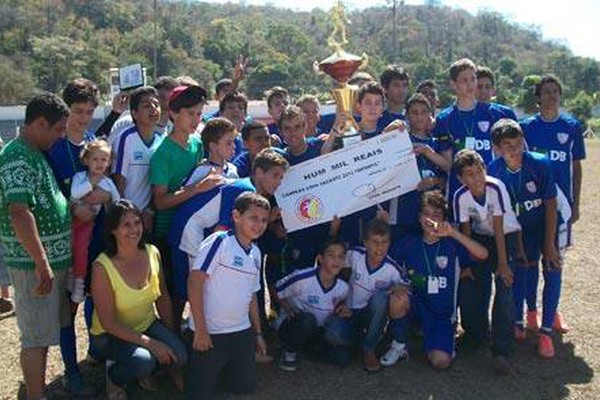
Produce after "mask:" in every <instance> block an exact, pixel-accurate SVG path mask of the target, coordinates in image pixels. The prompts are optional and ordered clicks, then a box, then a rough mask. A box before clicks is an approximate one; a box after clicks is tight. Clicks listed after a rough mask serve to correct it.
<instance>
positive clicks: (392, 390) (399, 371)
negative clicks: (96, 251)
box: [0, 140, 600, 400]
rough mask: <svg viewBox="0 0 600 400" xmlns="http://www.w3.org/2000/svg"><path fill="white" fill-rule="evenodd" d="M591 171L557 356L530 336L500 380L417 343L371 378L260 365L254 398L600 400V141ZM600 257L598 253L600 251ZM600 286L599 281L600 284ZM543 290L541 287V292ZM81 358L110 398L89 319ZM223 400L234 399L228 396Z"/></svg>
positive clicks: (13, 337)
mask: <svg viewBox="0 0 600 400" xmlns="http://www.w3.org/2000/svg"><path fill="white" fill-rule="evenodd" d="M587 149H588V157H587V160H586V161H585V162H584V163H583V165H584V187H583V196H582V205H581V216H582V217H581V220H580V221H579V222H578V223H577V225H576V226H575V241H576V245H575V248H573V249H572V250H571V251H569V253H568V254H567V261H566V266H565V270H564V274H563V294H562V302H561V307H560V308H561V310H562V312H563V314H565V315H566V318H567V320H568V322H569V324H570V325H571V328H572V329H571V331H570V332H569V333H568V334H566V335H564V336H563V337H557V339H556V341H555V343H556V353H557V354H556V357H555V358H554V359H552V360H544V359H541V358H539V357H538V356H537V355H536V353H535V344H536V340H535V338H533V337H530V338H529V339H528V340H527V341H526V342H525V343H523V344H520V345H518V350H517V354H516V356H515V358H514V360H513V361H514V370H515V372H516V374H515V375H514V376H508V377H498V376H496V375H494V374H493V372H492V370H491V366H490V363H491V356H490V355H489V353H488V352H487V351H485V350H465V351H461V350H460V349H459V356H458V358H457V360H456V361H455V363H454V364H453V365H452V367H451V368H450V369H449V370H447V371H444V372H435V371H433V370H432V369H431V368H429V367H428V365H427V363H426V362H425V359H424V358H423V357H422V356H421V355H420V351H419V346H420V343H418V342H417V343H412V344H411V355H412V358H411V360H410V361H409V362H407V363H403V364H399V365H397V366H395V367H393V368H390V369H387V370H384V371H383V372H381V373H379V374H376V375H367V374H366V373H365V372H364V371H363V370H362V368H361V364H360V363H359V362H358V361H357V362H356V363H355V364H354V365H352V366H350V367H349V368H346V369H343V370H342V369H338V368H336V367H332V366H328V365H324V364H322V363H318V362H314V361H311V360H303V361H302V363H301V366H300V369H299V370H298V371H297V372H296V373H294V374H290V373H286V372H283V371H280V370H279V369H278V368H277V367H276V364H270V365H261V366H260V368H259V381H258V388H257V390H256V394H255V395H254V396H246V397H244V398H248V399H281V398H284V399H292V398H293V399H321V398H323V399H364V398H371V399H401V398H410V399H427V400H433V399H484V398H487V399H527V400H534V399H598V398H600V381H599V380H598V379H597V378H596V377H595V371H598V370H600V318H598V317H597V316H596V317H594V315H595V312H597V310H598V309H599V306H600V299H598V293H599V290H598V281H596V277H597V276H598V275H595V274H592V273H590V271H595V269H596V268H598V266H600V250H599V249H596V246H599V244H600V240H599V233H598V232H599V230H598V229H597V227H596V221H600V204H596V199H600V162H598V160H599V159H600V141H598V140H589V141H587ZM597 250H598V252H596V251H597ZM599 281H600V280H599ZM540 286H541V285H540ZM77 325H78V331H79V333H80V335H79V359H80V360H83V361H82V362H81V368H82V371H83V373H84V377H85V379H86V380H87V381H88V382H90V383H91V384H92V385H94V387H96V388H97V390H98V393H99V395H98V396H97V399H103V398H104V395H103V385H104V368H103V366H102V365H100V364H94V363H91V362H89V361H86V360H85V353H86V351H87V338H86V337H85V334H84V332H85V329H84V327H83V322H82V317H81V315H80V316H78V320H77ZM0 340H1V342H2V343H1V344H0V373H1V376H0V399H16V398H18V396H19V394H21V395H22V394H23V392H24V390H23V387H22V384H21V370H20V368H19V363H18V351H19V338H18V330H17V327H16V321H15V318H14V316H8V317H5V318H3V319H2V320H0ZM48 364H49V366H48V372H47V382H48V383H49V398H64V394H63V393H61V390H60V378H61V375H62V362H61V359H60V353H59V350H58V348H53V349H51V351H50V355H49V362H48ZM160 383H161V385H160V386H161V390H160V391H159V392H154V393H151V392H143V391H141V390H140V389H136V388H134V389H133V390H132V392H131V397H132V398H134V399H178V398H181V396H179V395H178V394H176V392H175V390H174V388H173V387H172V386H170V384H169V383H168V382H166V381H161V382H160ZM220 397H221V398H231V397H232V396H229V395H227V394H222V395H221V396H220Z"/></svg>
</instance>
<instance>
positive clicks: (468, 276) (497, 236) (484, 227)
mask: <svg viewBox="0 0 600 400" xmlns="http://www.w3.org/2000/svg"><path fill="white" fill-rule="evenodd" d="M453 169H454V170H455V171H456V173H457V176H458V179H459V181H460V182H461V183H462V184H463V186H462V187H460V188H459V189H458V190H457V191H456V193H454V201H453V207H454V218H455V221H456V222H457V223H460V229H461V231H462V232H463V233H464V234H465V235H467V236H470V237H472V238H473V239H474V240H476V241H477V242H479V243H481V244H483V245H484V246H485V247H486V248H487V249H488V251H489V253H490V258H489V260H488V261H486V262H483V263H481V264H480V265H478V266H477V267H476V268H474V269H473V270H471V268H466V269H464V270H463V271H462V272H461V280H460V307H461V317H462V325H463V328H464V329H465V339H467V340H471V341H472V342H474V344H476V345H482V344H485V342H486V341H487V336H488V330H489V328H488V326H489V325H488V308H489V302H490V297H491V281H492V279H491V274H492V273H493V274H494V275H495V288H496V294H495V297H494V307H493V310H492V332H491V333H492V354H493V356H494V364H493V365H494V368H495V369H496V371H497V372H499V373H502V374H506V373H509V372H510V371H511V367H510V365H509V364H508V361H507V358H508V357H510V356H511V355H512V353H513V352H514V336H513V323H514V301H513V295H512V284H513V267H514V262H515V259H516V257H517V252H519V254H523V248H522V246H519V244H521V241H520V240H517V235H518V233H519V231H520V230H521V226H520V225H519V222H518V221H517V217H516V215H515V213H514V211H513V209H512V207H511V202H510V196H509V194H508V191H507V190H506V186H505V185H504V183H502V181H500V180H499V179H496V178H493V177H491V176H488V175H487V174H486V168H485V164H484V162H483V158H482V157H481V156H480V155H479V154H478V153H477V152H475V151H474V150H467V149H465V150H461V151H459V152H458V153H457V154H456V158H455V159H454V164H453ZM517 246H519V247H520V248H519V250H517Z"/></svg>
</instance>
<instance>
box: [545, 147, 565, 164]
mask: <svg viewBox="0 0 600 400" xmlns="http://www.w3.org/2000/svg"><path fill="white" fill-rule="evenodd" d="M548 158H550V161H560V162H565V161H567V153H566V152H564V151H558V150H550V151H549V152H548Z"/></svg>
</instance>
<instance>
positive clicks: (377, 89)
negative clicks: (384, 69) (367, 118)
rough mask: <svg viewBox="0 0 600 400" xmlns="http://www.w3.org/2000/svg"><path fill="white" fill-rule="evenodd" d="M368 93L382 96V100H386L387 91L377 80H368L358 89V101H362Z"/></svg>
mask: <svg viewBox="0 0 600 400" xmlns="http://www.w3.org/2000/svg"><path fill="white" fill-rule="evenodd" d="M367 94H374V95H378V96H381V101H382V102H385V92H384V91H383V87H381V85H380V84H379V83H377V82H375V81H371V82H367V83H365V84H364V85H362V86H361V87H360V89H358V96H357V101H358V103H360V102H362V101H363V99H364V98H365V96H366V95H367Z"/></svg>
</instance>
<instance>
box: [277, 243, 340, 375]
mask: <svg viewBox="0 0 600 400" xmlns="http://www.w3.org/2000/svg"><path fill="white" fill-rule="evenodd" d="M345 257H346V247H345V244H344V243H343V242H341V241H339V240H337V239H328V240H327V241H326V242H325V243H324V244H323V246H322V247H321V249H320V251H319V254H318V256H317V262H318V264H319V266H318V267H311V268H306V269H299V270H296V271H294V272H292V273H291V274H289V275H288V276H286V277H285V278H283V279H281V280H280V281H279V282H277V287H276V290H277V297H278V299H279V302H280V305H281V308H282V313H281V315H280V317H279V319H278V320H277V321H276V324H275V325H276V326H277V328H278V331H279V338H280V339H281V343H282V347H283V350H282V353H281V358H280V360H279V368H281V369H282V370H284V371H288V372H293V371H295V370H296V369H297V368H298V353H299V352H300V351H301V350H302V349H303V348H305V347H306V345H307V344H310V348H311V350H312V351H313V352H314V353H315V354H316V355H319V356H321V357H322V358H324V359H326V360H327V361H329V362H331V363H334V364H336V365H339V366H342V367H343V366H346V365H348V364H349V363H350V361H351V357H350V354H349V351H348V349H349V346H350V345H351V344H352V339H351V333H352V332H351V330H352V328H351V322H350V319H349V317H350V315H351V312H350V310H349V309H348V307H347V306H346V304H345V299H346V296H347V295H348V284H346V282H344V281H342V280H341V279H339V278H338V274H339V273H340V271H341V270H342V268H343V267H344V262H345Z"/></svg>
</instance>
